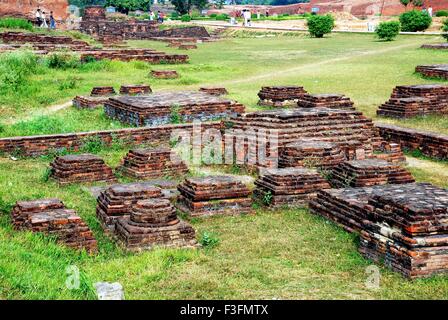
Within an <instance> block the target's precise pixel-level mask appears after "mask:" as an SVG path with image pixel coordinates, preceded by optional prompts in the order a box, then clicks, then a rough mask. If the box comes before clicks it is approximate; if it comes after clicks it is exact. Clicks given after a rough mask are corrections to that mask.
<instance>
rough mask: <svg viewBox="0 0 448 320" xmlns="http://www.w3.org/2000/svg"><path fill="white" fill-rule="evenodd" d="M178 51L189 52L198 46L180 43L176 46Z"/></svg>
mask: <svg viewBox="0 0 448 320" xmlns="http://www.w3.org/2000/svg"><path fill="white" fill-rule="evenodd" d="M177 48H178V49H181V50H191V49H197V48H198V46H197V45H195V44H194V43H181V44H179V45H178V46H177Z"/></svg>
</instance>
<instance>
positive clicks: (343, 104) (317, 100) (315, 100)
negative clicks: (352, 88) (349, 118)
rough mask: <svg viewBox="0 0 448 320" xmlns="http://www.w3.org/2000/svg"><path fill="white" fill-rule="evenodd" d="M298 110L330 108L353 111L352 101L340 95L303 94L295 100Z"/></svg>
mask: <svg viewBox="0 0 448 320" xmlns="http://www.w3.org/2000/svg"><path fill="white" fill-rule="evenodd" d="M297 105H298V107H299V108H320V107H325V108H330V109H348V110H355V107H354V106H353V101H351V100H350V98H349V97H346V96H344V95H342V94H335V93H328V94H304V95H303V96H302V97H300V98H299V99H298V100H297Z"/></svg>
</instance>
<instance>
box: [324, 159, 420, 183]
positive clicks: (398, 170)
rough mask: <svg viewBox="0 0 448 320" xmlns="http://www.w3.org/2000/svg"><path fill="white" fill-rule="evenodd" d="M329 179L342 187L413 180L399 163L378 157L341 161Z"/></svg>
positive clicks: (410, 181)
mask: <svg viewBox="0 0 448 320" xmlns="http://www.w3.org/2000/svg"><path fill="white" fill-rule="evenodd" d="M330 180H331V184H332V186H334V187H342V188H344V187H368V186H374V185H381V184H388V183H391V184H400V183H401V184H403V183H412V182H415V180H414V178H413V177H412V175H411V173H410V172H409V171H407V170H406V169H404V168H402V167H401V166H400V165H398V164H394V163H391V162H388V161H385V160H380V159H364V160H352V161H347V162H344V163H341V164H339V165H338V166H337V167H335V168H334V169H333V170H332V172H331V179H330Z"/></svg>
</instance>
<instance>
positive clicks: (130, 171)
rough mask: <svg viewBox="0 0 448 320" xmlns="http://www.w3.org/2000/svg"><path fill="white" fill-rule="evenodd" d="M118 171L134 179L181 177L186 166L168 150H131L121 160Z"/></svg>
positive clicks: (185, 171) (186, 170) (186, 171)
mask: <svg viewBox="0 0 448 320" xmlns="http://www.w3.org/2000/svg"><path fill="white" fill-rule="evenodd" d="M120 171H121V172H122V173H123V174H124V175H126V176H129V177H133V178H136V179H153V178H160V177H174V176H182V175H184V174H186V173H188V167H187V165H186V164H185V163H184V162H183V161H182V160H181V159H180V158H179V156H178V155H177V154H176V153H174V152H172V151H171V149H169V148H157V149H133V150H130V151H129V152H128V154H127V155H126V156H125V157H124V159H123V160H122V165H121V167H120Z"/></svg>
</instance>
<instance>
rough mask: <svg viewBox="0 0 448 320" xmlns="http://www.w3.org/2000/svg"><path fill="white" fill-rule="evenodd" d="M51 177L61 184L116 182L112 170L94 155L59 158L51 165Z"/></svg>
mask: <svg viewBox="0 0 448 320" xmlns="http://www.w3.org/2000/svg"><path fill="white" fill-rule="evenodd" d="M50 168H51V177H52V178H54V179H55V180H56V181H57V182H58V183H59V184H62V185H64V184H70V183H81V182H99V181H101V182H116V181H117V179H116V178H115V176H114V174H113V172H112V169H111V168H109V167H108V166H107V165H106V164H105V163H104V160H103V159H101V158H100V157H98V156H96V155H93V154H77V155H67V156H61V157H57V158H56V159H55V160H54V161H53V162H52V163H51V164H50Z"/></svg>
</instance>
